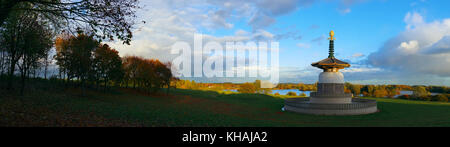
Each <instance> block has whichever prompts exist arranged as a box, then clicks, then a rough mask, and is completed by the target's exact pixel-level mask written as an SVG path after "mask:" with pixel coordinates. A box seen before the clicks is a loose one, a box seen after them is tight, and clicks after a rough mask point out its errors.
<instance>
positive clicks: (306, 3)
mask: <svg viewBox="0 0 450 147" xmlns="http://www.w3.org/2000/svg"><path fill="white" fill-rule="evenodd" d="M448 6H450V1H448V0H247V1H242V0H145V1H142V2H141V7H142V9H140V10H138V12H137V15H138V18H137V20H138V24H137V25H136V26H135V28H134V31H133V33H134V38H133V40H132V42H131V45H123V44H122V43H121V42H120V41H117V42H110V43H109V44H111V46H112V47H114V48H116V49H117V50H118V51H119V52H120V55H121V56H126V55H137V56H142V57H146V58H155V59H159V60H161V61H164V62H170V61H173V60H174V58H176V57H177V56H178V55H176V54H171V53H170V50H171V46H172V45H173V44H174V43H175V42H179V41H185V42H188V43H189V44H193V38H194V37H193V36H194V34H196V33H197V34H203V37H204V40H213V41H218V42H220V43H223V44H225V42H226V41H244V42H248V41H261V40H263V41H277V42H279V48H280V50H279V65H280V66H279V68H280V69H279V74H280V82H282V83H285V82H290V83H299V82H302V83H314V82H316V81H317V80H318V74H319V73H320V72H321V70H319V69H317V68H314V67H312V66H311V63H313V62H317V61H320V60H322V59H324V58H327V56H328V40H327V38H328V33H329V31H330V30H334V32H335V38H336V40H335V57H336V58H338V59H341V60H343V61H346V62H349V63H350V64H351V65H352V66H351V67H350V68H347V69H344V70H341V72H342V73H343V74H344V76H345V80H346V81H348V82H352V83H361V84H407V85H445V86H450V9H448V8H446V7H448ZM141 20H142V21H145V22H146V23H139V22H141ZM204 42H206V41H204ZM187 79H189V78H187ZM194 80H196V81H198V82H251V81H253V80H255V79H253V78H240V79H239V78H195V79H194Z"/></svg>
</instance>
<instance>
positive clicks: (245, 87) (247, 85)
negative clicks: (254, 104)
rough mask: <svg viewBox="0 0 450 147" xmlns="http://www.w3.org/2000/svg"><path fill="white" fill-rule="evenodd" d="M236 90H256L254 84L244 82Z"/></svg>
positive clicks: (242, 91) (251, 91) (253, 91)
mask: <svg viewBox="0 0 450 147" xmlns="http://www.w3.org/2000/svg"><path fill="white" fill-rule="evenodd" d="M238 91H239V92H240V93H255V92H256V87H255V84H252V83H244V84H242V85H240V86H239V89H238Z"/></svg>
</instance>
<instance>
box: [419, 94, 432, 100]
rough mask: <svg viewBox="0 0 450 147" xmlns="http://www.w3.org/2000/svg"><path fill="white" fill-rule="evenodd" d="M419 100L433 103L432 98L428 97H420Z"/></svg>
mask: <svg viewBox="0 0 450 147" xmlns="http://www.w3.org/2000/svg"><path fill="white" fill-rule="evenodd" d="M418 99H419V100H423V101H431V96H429V95H426V96H421V97H418Z"/></svg>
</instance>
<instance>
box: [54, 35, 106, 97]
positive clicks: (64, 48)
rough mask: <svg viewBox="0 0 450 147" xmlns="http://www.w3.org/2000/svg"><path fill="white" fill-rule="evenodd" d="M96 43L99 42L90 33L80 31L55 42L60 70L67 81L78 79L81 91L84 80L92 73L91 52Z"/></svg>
mask: <svg viewBox="0 0 450 147" xmlns="http://www.w3.org/2000/svg"><path fill="white" fill-rule="evenodd" d="M98 45H99V42H98V41H97V40H95V39H94V37H93V36H92V35H86V34H84V33H83V32H82V31H79V32H78V35H77V36H69V37H64V38H62V37H60V38H58V39H57V41H56V44H55V47H56V49H57V54H56V55H57V57H56V60H57V64H58V65H59V66H60V70H62V71H63V72H65V74H67V79H68V81H70V80H71V79H72V78H75V77H76V78H77V79H78V80H80V82H81V88H82V89H83V92H84V85H85V82H86V80H87V78H88V77H89V76H90V73H92V72H91V71H90V70H91V69H92V67H91V66H92V62H93V56H92V52H93V51H94V50H95V49H96V48H98ZM83 94H84V93H83Z"/></svg>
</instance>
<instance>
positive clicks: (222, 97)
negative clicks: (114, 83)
mask: <svg viewBox="0 0 450 147" xmlns="http://www.w3.org/2000/svg"><path fill="white" fill-rule="evenodd" d="M59 89H61V88H59ZM0 92H1V93H0V95H1V96H0V126H244V127H249V126H255V127H259V126H261V127H266V126H349V127H353V126H447V127H448V126H450V103H445V102H424V101H412V100H402V99H388V98H369V99H376V100H377V102H378V108H379V109H380V110H381V112H378V113H375V114H369V115H360V116H317V115H306V114H297V113H292V112H282V111H281V108H282V107H283V102H284V98H286V97H273V96H268V95H261V94H236V93H230V92H228V93H222V92H221V93H218V92H215V91H201V90H183V89H172V91H171V94H169V95H165V94H162V93H161V94H153V95H148V94H146V93H142V92H138V91H136V90H131V89H119V90H114V91H112V92H111V91H110V92H107V93H104V92H101V91H92V90H88V91H87V93H86V95H85V96H81V95H80V93H81V90H79V89H66V90H58V88H56V90H55V89H52V88H49V89H47V90H32V92H28V94H25V95H24V96H18V94H13V92H8V91H6V90H0Z"/></svg>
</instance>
